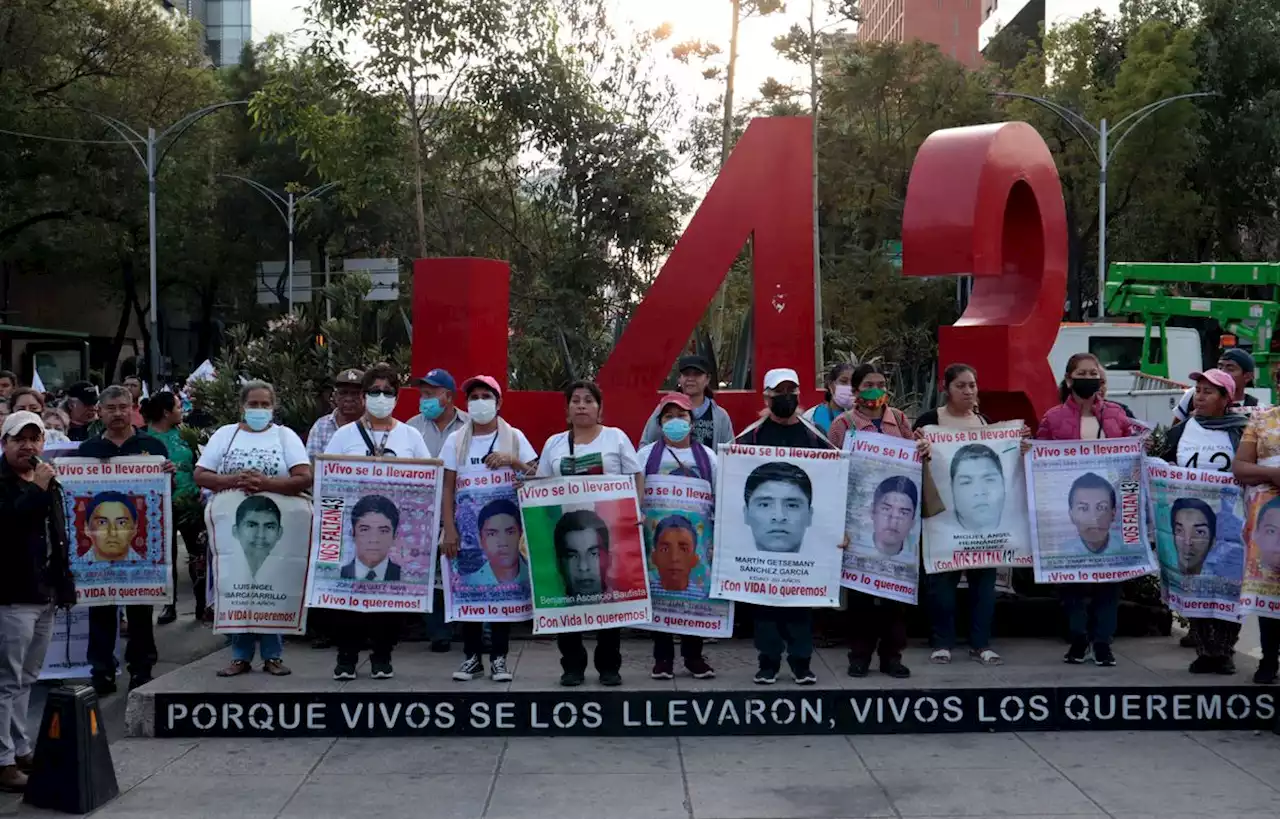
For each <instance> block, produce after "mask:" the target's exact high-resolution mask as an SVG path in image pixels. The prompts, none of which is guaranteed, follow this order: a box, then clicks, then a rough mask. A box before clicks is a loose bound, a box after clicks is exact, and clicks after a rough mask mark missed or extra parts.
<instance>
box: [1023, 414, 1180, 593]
mask: <svg viewBox="0 0 1280 819" xmlns="http://www.w3.org/2000/svg"><path fill="white" fill-rule="evenodd" d="M1145 451H1146V447H1145V445H1144V443H1143V441H1142V439H1139V438H1126V439H1118V440H1115V441H1103V442H1097V441H1047V442H1039V441H1038V442H1036V443H1035V444H1033V445H1032V447H1031V453H1030V456H1029V458H1030V464H1031V470H1030V473H1029V474H1028V480H1027V488H1028V496H1029V498H1028V499H1029V501H1030V503H1031V508H1032V509H1033V510H1034V513H1033V514H1032V539H1033V547H1034V554H1035V567H1036V580H1037V582H1041V583H1046V582H1047V583H1086V582H1088V583H1093V582H1110V581H1119V580H1126V579H1129V578H1132V577H1141V576H1142V575H1145V574H1154V573H1156V571H1157V569H1156V565H1155V557H1154V555H1153V554H1152V552H1151V547H1150V545H1149V543H1148V540H1147V536H1146V530H1147V514H1146V496H1145V493H1144V492H1143V489H1142V484H1143V478H1144V475H1145V463H1144V458H1145Z"/></svg>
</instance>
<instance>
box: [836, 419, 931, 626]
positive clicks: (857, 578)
mask: <svg viewBox="0 0 1280 819" xmlns="http://www.w3.org/2000/svg"><path fill="white" fill-rule="evenodd" d="M846 441H847V443H846V445H845V446H846V449H848V450H849V501H848V507H847V508H846V510H845V531H846V532H847V533H848V535H849V548H848V549H846V550H845V553H844V567H843V569H842V571H841V574H840V585H842V586H844V587H845V588H847V589H853V590H854V591H860V592H864V593H866V594H870V595H872V596H874V597H883V598H885V599H887V600H897V601H899V602H902V603H911V604H912V605H914V604H915V602H916V599H917V594H918V591H917V587H918V585H919V576H920V569H919V566H920V555H919V552H918V550H917V544H919V542H920V498H921V491H920V489H921V486H920V484H921V481H922V480H923V476H924V459H923V458H921V457H920V452H919V450H918V449H917V447H916V442H915V441H912V440H908V439H905V438H898V437H895V436H891V435H879V434H877V433H874V432H871V433H860V434H859V435H857V436H856V437H850V438H848V439H846ZM868 521H869V522H870V524H871V525H870V526H868V525H867V523H868Z"/></svg>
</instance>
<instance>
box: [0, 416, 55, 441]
mask: <svg viewBox="0 0 1280 819" xmlns="http://www.w3.org/2000/svg"><path fill="white" fill-rule="evenodd" d="M33 424H34V425H35V426H36V427H37V428H38V429H39V430H40V434H41V435H44V421H41V420H40V416H39V415H36V414H35V413H34V412H29V411H27V410H22V411H21V412H15V413H13V414H12V415H10V416H9V417H8V418H5V419H4V426H3V427H0V437H4V438H8V437H9V436H10V435H17V434H18V433H19V432H21V431H22V430H24V429H26V428H27V427H29V426H31V425H33Z"/></svg>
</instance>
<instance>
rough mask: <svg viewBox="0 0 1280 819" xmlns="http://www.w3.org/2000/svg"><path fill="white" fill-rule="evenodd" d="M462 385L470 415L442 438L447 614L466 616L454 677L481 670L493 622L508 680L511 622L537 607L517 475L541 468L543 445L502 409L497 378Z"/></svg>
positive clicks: (497, 674) (493, 663)
mask: <svg viewBox="0 0 1280 819" xmlns="http://www.w3.org/2000/svg"><path fill="white" fill-rule="evenodd" d="M462 392H463V394H464V395H466V397H467V411H468V415H469V419H468V423H467V425H466V426H465V427H463V428H462V429H460V430H458V431H456V432H454V433H453V434H451V435H450V436H449V437H448V438H447V439H445V442H444V448H443V449H442V450H441V453H440V454H441V455H442V460H443V461H444V478H443V481H444V486H443V493H442V495H443V500H442V501H441V506H440V514H441V516H442V519H443V520H444V537H443V540H442V541H441V543H440V553H441V554H442V555H444V557H445V558H446V559H445V560H444V561H443V563H442V564H441V566H442V569H443V571H444V597H445V606H446V608H447V615H448V616H447V619H448V620H449V622H453V621H456V620H461V621H462V646H463V648H462V653H463V659H462V665H460V666H458V670H457V671H455V672H453V678H454V679H455V680H458V681H459V682H467V681H470V680H473V679H475V678H476V677H483V676H484V660H483V659H481V657H480V655H481V652H482V648H483V642H484V624H485V623H489V624H490V627H489V676H490V677H491V678H492V679H493V681H494V682H509V681H510V680H511V679H512V678H513V675H512V673H511V669H510V668H509V667H508V666H507V649H508V643H509V639H510V634H511V623H512V622H514V621H519V620H527V619H529V618H530V617H531V616H532V615H533V601H532V599H531V592H530V588H529V566H528V563H527V562H526V561H525V559H524V556H523V555H522V554H521V553H520V540H521V538H522V536H523V535H524V527H523V525H522V523H521V520H520V508H519V506H518V505H517V502H516V482H517V481H519V480H521V479H523V478H524V477H526V476H528V475H529V474H530V473H532V472H533V470H534V469H536V468H537V467H536V463H537V460H538V453H537V452H535V451H534V449H533V446H532V445H531V444H530V443H529V439H527V438H526V437H525V436H524V433H523V432H521V431H520V430H518V429H516V428H515V427H512V426H510V425H509V424H508V423H507V422H506V421H504V420H503V419H502V418H500V417H498V412H499V410H500V409H501V408H502V388H501V387H500V386H499V385H498V381H497V379H496V378H493V377H492V376H488V375H477V376H475V377H474V378H471V379H469V380H467V381H466V382H465V383H464V384H463V385H462Z"/></svg>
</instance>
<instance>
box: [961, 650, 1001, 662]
mask: <svg viewBox="0 0 1280 819" xmlns="http://www.w3.org/2000/svg"><path fill="white" fill-rule="evenodd" d="M969 656H970V657H972V658H973V659H974V660H977V661H978V662H980V663H982V664H983V665H1004V659H1003V658H1002V657H1001V656H1000V655H999V654H997V653H995V652H994V651H992V650H991V649H989V648H984V649H982V650H981V651H974V650H973V649H969Z"/></svg>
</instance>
